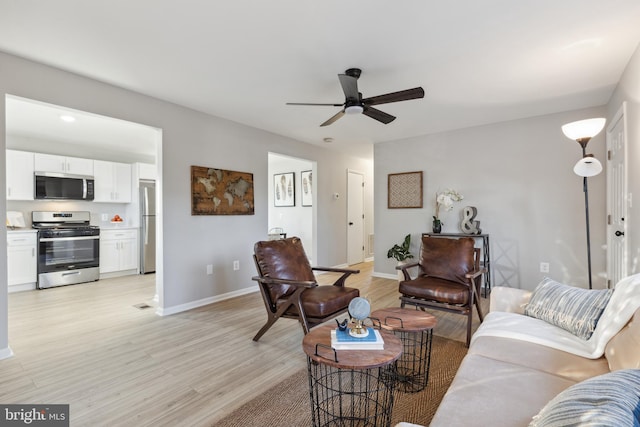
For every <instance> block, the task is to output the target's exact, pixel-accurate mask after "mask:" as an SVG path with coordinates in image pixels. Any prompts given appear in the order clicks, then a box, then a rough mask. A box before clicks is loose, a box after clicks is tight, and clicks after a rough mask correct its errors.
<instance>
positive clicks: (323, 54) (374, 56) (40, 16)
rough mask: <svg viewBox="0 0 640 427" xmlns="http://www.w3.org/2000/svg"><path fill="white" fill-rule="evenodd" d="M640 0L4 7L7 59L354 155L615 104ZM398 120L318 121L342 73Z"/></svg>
mask: <svg viewBox="0 0 640 427" xmlns="http://www.w3.org/2000/svg"><path fill="white" fill-rule="evenodd" d="M639 23H640V1H638V0H612V1H602V0H562V1H558V0H519V1H514V0H483V1H477V0H457V1H442V0H439V1H434V0H403V1H395V2H394V1H387V0H324V1H309V0H271V1H259V0H235V1H211V0H181V1H170V0H136V1H133V2H132V1H129V0H112V1H82V0H57V1H45V2H43V1H38V0H21V1H15V0H0V50H3V51H5V52H8V53H13V54H16V55H19V56H23V57H26V58H30V59H33V60H36V61H40V62H43V63H46V64H50V65H53V66H56V67H59V68H62V69H65V70H69V71H72V72H75V73H79V74H82V75H86V76H89V77H92V78H95V79H98V80H101V81H105V82H109V83H112V84H115V85H118V86H121V87H125V88H127V89H131V90H134V91H137V92H141V93H144V94H148V95H151V96H155V97H157V98H161V99H165V100H168V101H171V102H174V103H177V104H181V105H185V106H188V107H191V108H193V109H196V110H199V111H203V112H206V113H210V114H213V115H215V116H219V117H223V118H227V119H230V120H234V121H237V122H240V123H244V124H247V125H250V126H254V127H256V128H260V129H265V130H267V131H270V132H274V133H276V134H281V135H285V136H288V137H291V138H294V139H297V140H301V141H305V142H309V143H314V144H324V143H323V142H322V140H323V138H325V137H331V138H334V142H333V143H332V144H331V146H332V147H333V148H336V149H344V150H346V151H351V152H356V151H358V150H360V149H361V148H363V147H366V149H365V152H366V150H367V149H368V150H369V152H370V146H371V143H376V142H381V141H389V140H396V139H401V138H407V137H412V136H416V135H421V134H428V133H434V132H440V131H445V130H450V129H456V128H463V127H469V126H475V125H481V124H487V123H493V122H500V121H505V120H511V119H517V118H522V117H530V116H535V115H541V114H549V113H553V112H558V111H565V110H571V109H579V108H585V107H590V106H597V105H603V104H605V103H606V102H607V101H608V100H609V97H610V95H611V93H612V91H613V89H614V87H615V85H616V83H617V81H618V80H619V78H620V75H621V73H622V71H623V70H624V67H625V65H626V64H627V62H628V60H629V58H630V57H631V55H632V54H633V52H634V50H635V49H636V47H637V46H638V43H639V42H640V25H639ZM351 67H358V68H361V69H362V70H363V73H362V76H361V77H360V80H359V89H360V91H361V92H362V93H363V94H364V96H365V97H370V96H375V95H379V94H383V93H387V92H394V91H398V90H403V89H408V88H412V87H416V86H422V87H423V88H424V89H425V91H426V96H425V98H424V99H421V100H412V101H406V102H400V103H394V104H387V105H381V106H379V109H381V110H383V111H385V112H388V113H389V114H393V115H395V116H397V117H398V118H397V119H396V120H395V121H394V122H392V123H391V124H389V125H383V124H381V123H378V122H376V121H374V120H372V119H370V118H368V117H366V116H362V115H360V116H345V117H343V118H342V119H340V120H338V121H337V122H336V123H334V124H333V125H331V126H328V127H324V128H321V127H319V125H320V123H322V122H324V121H325V120H326V119H328V118H329V117H331V116H332V115H333V114H335V113H336V112H337V111H338V110H339V108H337V107H303V106H287V105H285V103H286V102H317V103H342V102H343V101H344V96H343V94H342V90H341V87H340V84H339V82H338V78H337V74H338V73H343V72H344V71H345V70H346V69H347V68H351Z"/></svg>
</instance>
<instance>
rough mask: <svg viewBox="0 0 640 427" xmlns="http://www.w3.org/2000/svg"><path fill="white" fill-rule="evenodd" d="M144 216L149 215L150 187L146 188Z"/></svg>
mask: <svg viewBox="0 0 640 427" xmlns="http://www.w3.org/2000/svg"><path fill="white" fill-rule="evenodd" d="M144 215H149V187H144Z"/></svg>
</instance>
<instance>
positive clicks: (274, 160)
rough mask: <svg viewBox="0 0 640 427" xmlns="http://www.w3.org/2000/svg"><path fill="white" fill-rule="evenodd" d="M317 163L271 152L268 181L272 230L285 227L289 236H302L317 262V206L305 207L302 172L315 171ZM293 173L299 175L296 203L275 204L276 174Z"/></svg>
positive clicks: (270, 225) (270, 226) (313, 261)
mask: <svg viewBox="0 0 640 427" xmlns="http://www.w3.org/2000/svg"><path fill="white" fill-rule="evenodd" d="M312 169H313V162H310V161H307V160H302V159H295V158H292V157H286V156H279V155H277V154H273V153H270V154H269V179H268V181H267V183H268V185H269V188H268V195H269V202H268V205H269V230H271V229H272V228H274V227H279V228H282V229H283V231H284V232H285V233H287V237H293V236H296V237H299V238H300V240H302V245H303V247H304V250H305V252H306V254H307V257H309V259H310V260H311V264H312V265H314V264H315V259H314V248H315V244H314V241H313V238H314V236H313V206H302V184H301V174H300V172H302V171H307V170H312ZM289 172H293V173H294V174H295V176H294V178H295V185H294V187H295V206H290V207H289V206H287V207H284V206H275V200H274V190H273V189H274V182H273V181H274V180H273V176H274V175H275V174H280V173H289Z"/></svg>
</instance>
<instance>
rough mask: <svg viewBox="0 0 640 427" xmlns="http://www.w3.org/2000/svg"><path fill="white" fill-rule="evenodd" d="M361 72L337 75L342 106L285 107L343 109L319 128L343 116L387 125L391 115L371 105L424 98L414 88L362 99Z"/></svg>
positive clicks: (357, 70) (350, 71)
mask: <svg viewBox="0 0 640 427" xmlns="http://www.w3.org/2000/svg"><path fill="white" fill-rule="evenodd" d="M361 73H362V70H360V69H359V68H349V69H348V70H347V71H345V72H344V74H338V79H340V85H342V90H343V92H344V96H345V100H344V103H342V104H313V103H305V102H287V105H322V106H329V107H343V108H342V110H340V111H339V112H338V113H337V114H335V115H334V116H333V117H331V118H330V119H329V120H327V121H326V122H324V123H322V124H321V125H320V126H328V125H330V124H331V123H333V122H335V121H336V120H338V119H339V118H340V117H342V116H344V115H345V114H360V113H362V114H364V115H365V116H369V117H371V118H372V119H374V120H377V121H379V122H381V123H384V124H385V125H386V124H389V123H391V122H392V121H394V120H395V119H396V118H395V117H394V116H392V115H391V114H387V113H385V112H384V111H380V110H378V109H377V108H373V107H372V105H380V104H389V103H391V102H399V101H408V100H410V99H418V98H424V89H422V88H421V87H415V88H413V89H407V90H401V91H399V92H392V93H387V94H384V95H378V96H373V97H371V98H364V99H363V98H362V94H361V93H360V92H358V78H359V77H360V74H361Z"/></svg>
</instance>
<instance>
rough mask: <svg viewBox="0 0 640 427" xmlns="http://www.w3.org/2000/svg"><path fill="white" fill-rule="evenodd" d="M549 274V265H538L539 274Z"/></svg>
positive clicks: (543, 263) (542, 263) (544, 263)
mask: <svg viewBox="0 0 640 427" xmlns="http://www.w3.org/2000/svg"><path fill="white" fill-rule="evenodd" d="M548 272H549V263H548V262H541V263H540V273H548Z"/></svg>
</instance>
